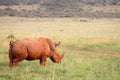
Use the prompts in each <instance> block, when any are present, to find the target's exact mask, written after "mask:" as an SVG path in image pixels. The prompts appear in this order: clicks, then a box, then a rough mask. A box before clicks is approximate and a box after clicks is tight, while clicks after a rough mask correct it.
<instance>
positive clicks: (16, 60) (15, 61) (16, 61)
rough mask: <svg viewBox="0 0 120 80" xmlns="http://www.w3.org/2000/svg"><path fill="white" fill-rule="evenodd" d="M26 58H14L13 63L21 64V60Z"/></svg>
mask: <svg viewBox="0 0 120 80" xmlns="http://www.w3.org/2000/svg"><path fill="white" fill-rule="evenodd" d="M24 59H25V58H15V59H14V60H13V63H15V66H18V65H19V64H18V63H19V62H20V61H22V60H24Z"/></svg>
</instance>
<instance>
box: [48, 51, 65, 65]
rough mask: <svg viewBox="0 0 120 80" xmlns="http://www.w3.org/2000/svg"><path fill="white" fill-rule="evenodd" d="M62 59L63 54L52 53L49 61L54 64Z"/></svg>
mask: <svg viewBox="0 0 120 80" xmlns="http://www.w3.org/2000/svg"><path fill="white" fill-rule="evenodd" d="M63 57H64V54H60V53H54V54H53V55H52V56H51V57H50V59H51V60H52V61H53V62H55V63H59V62H61V60H62V58H63Z"/></svg>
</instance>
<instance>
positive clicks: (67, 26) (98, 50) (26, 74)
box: [0, 17, 120, 80]
mask: <svg viewBox="0 0 120 80" xmlns="http://www.w3.org/2000/svg"><path fill="white" fill-rule="evenodd" d="M11 33H12V34H11ZM13 36H14V37H15V39H14V38H12V37H13ZM41 36H42V37H48V38H50V39H52V40H53V41H55V42H57V41H61V45H60V46H59V47H58V50H59V51H60V52H61V53H64V52H65V53H66V54H65V57H64V59H63V60H62V62H61V63H60V64H55V63H53V62H52V61H51V60H50V59H49V58H48V59H47V63H46V66H40V65H39V60H36V61H26V60H24V61H22V62H20V66H18V67H13V68H9V67H8V63H9V58H8V47H9V39H8V37H10V38H12V39H13V40H17V39H22V38H26V37H27V38H33V39H34V38H38V37H41ZM119 36H120V19H94V20H93V19H82V18H81V19H77V18H62V19H61V18H60V19H59V18H55V19H54V18H45V19H40V18H37V19H36V18H18V17H14V18H13V17H1V18H0V80H120V76H119V75H120V37H119Z"/></svg>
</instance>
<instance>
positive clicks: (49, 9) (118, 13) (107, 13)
mask: <svg viewBox="0 0 120 80" xmlns="http://www.w3.org/2000/svg"><path fill="white" fill-rule="evenodd" d="M0 16H19V17H97V18H103V17H107V18H120V1H119V0H0Z"/></svg>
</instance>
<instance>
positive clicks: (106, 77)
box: [0, 53, 120, 80]
mask: <svg viewBox="0 0 120 80" xmlns="http://www.w3.org/2000/svg"><path fill="white" fill-rule="evenodd" d="M2 56H3V55H2ZM4 56H5V55H4ZM1 59H2V60H1V61H0V70H1V72H0V79H1V80H21V79H22V80H56V79H57V80H68V79H69V80H119V79H120V77H119V74H120V69H119V67H120V64H119V62H120V58H119V57H113V56H104V55H103V54H99V55H87V54H73V53H69V54H66V55H65V58H64V59H63V61H62V63H60V64H55V63H53V62H51V61H50V60H49V59H48V62H47V64H46V66H44V67H43V66H40V65H39V61H37V60H36V61H30V62H29V61H22V62H21V63H20V66H19V67H14V68H9V67H8V66H7V65H8V59H6V60H4V58H1Z"/></svg>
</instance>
